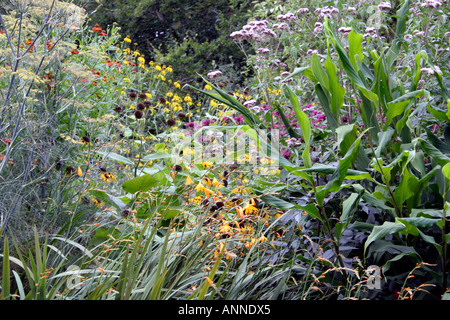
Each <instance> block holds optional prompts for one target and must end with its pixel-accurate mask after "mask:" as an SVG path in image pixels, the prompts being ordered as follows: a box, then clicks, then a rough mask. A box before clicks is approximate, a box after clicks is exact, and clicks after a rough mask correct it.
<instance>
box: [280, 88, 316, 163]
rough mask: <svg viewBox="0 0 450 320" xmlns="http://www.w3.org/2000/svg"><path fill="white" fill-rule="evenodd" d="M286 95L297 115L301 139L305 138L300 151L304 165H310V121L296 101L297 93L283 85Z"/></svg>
mask: <svg viewBox="0 0 450 320" xmlns="http://www.w3.org/2000/svg"><path fill="white" fill-rule="evenodd" d="M285 90H286V93H287V97H288V98H289V100H290V102H291V104H292V107H293V108H294V112H295V116H296V117H297V121H298V124H299V126H300V129H301V130H302V135H303V139H304V140H305V149H304V151H303V153H302V158H303V161H304V164H305V167H307V168H309V167H311V165H312V163H311V155H310V150H309V147H310V140H311V133H312V132H311V123H310V122H309V119H308V116H307V115H306V113H305V112H303V110H302V107H301V106H300V103H299V102H298V97H297V95H296V94H295V93H294V92H293V91H292V89H291V88H289V86H285Z"/></svg>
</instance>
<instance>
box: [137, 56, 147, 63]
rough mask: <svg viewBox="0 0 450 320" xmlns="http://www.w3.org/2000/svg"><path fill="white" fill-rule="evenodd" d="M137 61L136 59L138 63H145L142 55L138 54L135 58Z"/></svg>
mask: <svg viewBox="0 0 450 320" xmlns="http://www.w3.org/2000/svg"><path fill="white" fill-rule="evenodd" d="M137 61H138V62H139V63H141V64H144V63H145V58H144V57H142V56H140V57H139V58H137Z"/></svg>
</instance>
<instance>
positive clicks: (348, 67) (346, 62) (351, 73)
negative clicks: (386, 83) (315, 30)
mask: <svg viewBox="0 0 450 320" xmlns="http://www.w3.org/2000/svg"><path fill="white" fill-rule="evenodd" d="M323 26H324V28H325V30H326V32H327V35H328V37H329V39H331V42H332V43H333V46H334V48H335V50H336V52H337V54H338V56H339V59H340V61H341V64H342V67H343V69H344V70H345V72H346V73H347V75H348V77H349V78H350V80H351V81H352V82H353V84H354V85H356V86H357V87H358V89H359V90H360V91H361V93H362V94H363V95H364V96H365V97H366V98H367V99H369V100H370V101H371V102H373V103H374V104H375V105H378V96H377V95H376V94H375V93H373V92H372V91H370V89H369V88H368V87H367V85H366V83H365V81H364V80H363V79H362V78H361V76H360V75H359V73H358V70H357V69H356V67H355V66H353V64H352V63H351V61H350V58H349V57H348V55H347V53H346V52H345V50H344V48H343V46H342V44H341V42H340V41H339V38H338V37H337V36H336V34H335V33H334V31H333V29H332V28H331V26H330V22H329V20H328V19H327V18H325V23H324V24H323Z"/></svg>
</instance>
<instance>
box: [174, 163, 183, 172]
mask: <svg viewBox="0 0 450 320" xmlns="http://www.w3.org/2000/svg"><path fill="white" fill-rule="evenodd" d="M181 170H183V167H182V166H180V165H179V164H177V165H175V171H176V172H180V171H181Z"/></svg>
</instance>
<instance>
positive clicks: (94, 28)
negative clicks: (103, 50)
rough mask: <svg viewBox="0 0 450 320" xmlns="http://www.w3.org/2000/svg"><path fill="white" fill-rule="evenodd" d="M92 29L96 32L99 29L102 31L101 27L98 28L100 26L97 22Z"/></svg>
mask: <svg viewBox="0 0 450 320" xmlns="http://www.w3.org/2000/svg"><path fill="white" fill-rule="evenodd" d="M92 30H93V31H96V32H101V31H102V28H100V26H99V25H98V24H96V25H95V26H94V27H93V28H92Z"/></svg>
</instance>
